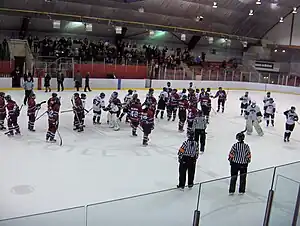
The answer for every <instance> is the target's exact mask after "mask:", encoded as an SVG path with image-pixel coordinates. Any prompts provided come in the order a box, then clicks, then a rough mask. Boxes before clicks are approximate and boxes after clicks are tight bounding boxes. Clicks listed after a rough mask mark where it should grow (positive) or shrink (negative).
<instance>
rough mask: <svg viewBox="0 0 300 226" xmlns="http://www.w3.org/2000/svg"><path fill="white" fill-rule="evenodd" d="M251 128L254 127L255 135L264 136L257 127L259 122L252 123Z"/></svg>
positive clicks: (259, 127)
mask: <svg viewBox="0 0 300 226" xmlns="http://www.w3.org/2000/svg"><path fill="white" fill-rule="evenodd" d="M253 126H254V128H255V130H256V132H257V134H258V135H259V136H263V135H264V132H263V130H262V128H261V126H260V125H259V122H258V121H254V122H253Z"/></svg>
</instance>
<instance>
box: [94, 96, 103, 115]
mask: <svg viewBox="0 0 300 226" xmlns="http://www.w3.org/2000/svg"><path fill="white" fill-rule="evenodd" d="M103 108H105V101H104V98H101V97H100V96H96V97H95V98H94V99H93V111H94V112H100V111H101V109H103Z"/></svg>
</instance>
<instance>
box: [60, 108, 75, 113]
mask: <svg viewBox="0 0 300 226" xmlns="http://www.w3.org/2000/svg"><path fill="white" fill-rule="evenodd" d="M72 111H74V110H73V109H70V110H65V111H61V112H60V113H67V112H72Z"/></svg>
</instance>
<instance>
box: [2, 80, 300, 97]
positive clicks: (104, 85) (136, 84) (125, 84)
mask: <svg viewBox="0 0 300 226" xmlns="http://www.w3.org/2000/svg"><path fill="white" fill-rule="evenodd" d="M42 82H43V81H42ZM189 82H190V81H189V80H172V81H171V83H172V87H176V88H178V89H182V88H187V87H188V86H189ZM193 83H194V86H196V87H199V88H202V87H203V88H207V87H210V88H212V89H217V88H218V87H220V86H222V87H223V88H224V89H229V90H259V91H266V90H268V91H273V92H282V93H293V94H299V95H300V87H291V86H281V85H272V84H263V83H248V82H229V81H228V82H224V81H198V80H197V81H193ZM35 84H37V79H35ZM90 84H91V88H92V89H107V90H108V89H110V90H117V89H118V84H120V88H121V89H125V90H127V89H146V88H145V87H146V86H145V85H146V80H134V79H128V80H121V81H120V82H118V79H91V82H90ZM42 85H44V84H43V83H42ZM64 85H65V88H66V89H74V81H73V79H65V82H64ZM166 85H167V81H166V80H153V81H152V86H151V87H152V88H155V89H162V88H163V87H164V86H166ZM36 86H37V85H36ZM51 87H52V88H53V91H54V90H56V81H55V80H54V79H53V80H52V82H51ZM0 89H2V90H9V89H11V78H0Z"/></svg>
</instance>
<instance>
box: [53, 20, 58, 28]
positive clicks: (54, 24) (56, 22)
mask: <svg viewBox="0 0 300 226" xmlns="http://www.w3.org/2000/svg"><path fill="white" fill-rule="evenodd" d="M52 23H53V28H54V29H60V20H53V21H52Z"/></svg>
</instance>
